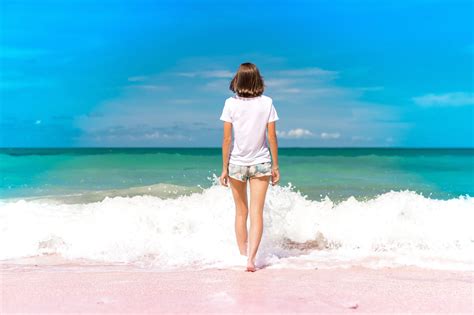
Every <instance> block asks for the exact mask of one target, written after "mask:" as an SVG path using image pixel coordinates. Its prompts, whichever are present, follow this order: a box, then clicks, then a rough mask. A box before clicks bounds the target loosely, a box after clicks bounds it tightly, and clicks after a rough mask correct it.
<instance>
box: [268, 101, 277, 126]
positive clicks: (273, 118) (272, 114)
mask: <svg viewBox="0 0 474 315" xmlns="http://www.w3.org/2000/svg"><path fill="white" fill-rule="evenodd" d="M278 119H280V118H279V117H278V113H277V111H276V109H275V106H273V103H272V106H271V108H270V116H269V117H268V122H269V123H270V122H272V121H276V120H278Z"/></svg>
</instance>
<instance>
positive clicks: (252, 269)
mask: <svg viewBox="0 0 474 315" xmlns="http://www.w3.org/2000/svg"><path fill="white" fill-rule="evenodd" d="M245 271H248V272H255V271H257V268H255V264H254V263H253V262H252V261H250V260H248V261H247V270H245Z"/></svg>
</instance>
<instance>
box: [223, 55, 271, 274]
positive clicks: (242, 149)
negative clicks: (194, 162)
mask: <svg viewBox="0 0 474 315" xmlns="http://www.w3.org/2000/svg"><path fill="white" fill-rule="evenodd" d="M229 88H230V90H231V91H232V92H234V93H236V94H235V95H234V96H233V97H230V98H228V99H227V100H226V101H225V105H224V109H223V110H222V115H221V117H220V120H223V121H224V137H223V141H222V175H221V176H220V178H219V180H220V183H221V185H224V186H226V187H227V186H228V184H229V183H230V187H231V189H232V195H233V197H234V202H235V211H236V214H235V235H236V237H237V245H238V246H239V250H240V254H241V255H246V256H247V270H246V271H251V272H254V271H256V268H255V257H256V255H257V250H258V246H259V245H260V240H261V239H262V232H263V206H264V204H265V195H266V193H267V189H268V185H269V183H270V178H271V180H272V185H276V184H277V183H278V182H279V180H280V172H279V169H278V143H277V137H276V129H275V121H276V120H278V119H279V118H278V115H277V112H276V110H275V107H274V106H273V102H272V99H271V98H270V97H268V96H264V95H263V91H264V84H263V79H262V77H261V76H260V72H259V71H258V69H257V67H256V66H255V65H254V64H251V63H243V64H241V65H240V67H239V69H238V71H237V73H236V74H235V76H234V78H233V79H232V81H231V82H230V87H229ZM267 130H268V143H269V144H270V151H271V156H270V152H269V150H268V146H267V140H266V131H267ZM232 131H233V134H234V141H233V142H232ZM272 158H273V163H272ZM247 180H248V181H249V182H250V209H249V208H248V203H247ZM249 210H250V231H249V233H247V216H248V213H249Z"/></svg>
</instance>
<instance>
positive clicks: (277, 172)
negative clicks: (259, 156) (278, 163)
mask: <svg viewBox="0 0 474 315" xmlns="http://www.w3.org/2000/svg"><path fill="white" fill-rule="evenodd" d="M279 181H280V169H279V168H278V167H276V168H272V186H275V185H276V184H278V182H279Z"/></svg>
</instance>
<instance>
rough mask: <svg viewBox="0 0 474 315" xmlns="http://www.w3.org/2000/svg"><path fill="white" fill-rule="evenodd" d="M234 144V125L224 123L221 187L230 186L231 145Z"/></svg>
mask: <svg viewBox="0 0 474 315" xmlns="http://www.w3.org/2000/svg"><path fill="white" fill-rule="evenodd" d="M231 143H232V123H230V122H227V121H225V122H224V136H223V137H222V174H221V177H220V178H219V180H220V182H221V185H223V186H228V184H229V178H228V177H229V173H228V168H229V155H230V145H231Z"/></svg>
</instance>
